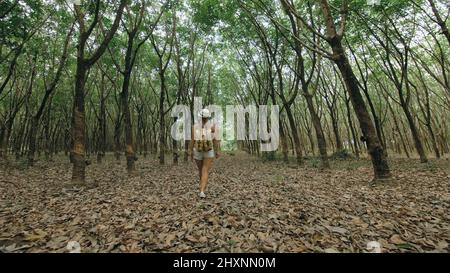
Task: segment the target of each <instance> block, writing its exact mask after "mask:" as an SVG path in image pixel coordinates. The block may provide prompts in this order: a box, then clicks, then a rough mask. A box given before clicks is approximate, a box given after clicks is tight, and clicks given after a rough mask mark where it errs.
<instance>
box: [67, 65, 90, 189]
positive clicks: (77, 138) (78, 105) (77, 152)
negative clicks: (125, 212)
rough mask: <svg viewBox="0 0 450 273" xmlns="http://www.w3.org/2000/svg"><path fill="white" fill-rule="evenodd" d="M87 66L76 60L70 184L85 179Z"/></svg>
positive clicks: (81, 181) (82, 181)
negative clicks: (85, 88) (85, 92)
mask: <svg viewBox="0 0 450 273" xmlns="http://www.w3.org/2000/svg"><path fill="white" fill-rule="evenodd" d="M86 72H87V66H86V65H85V64H84V61H83V60H78V63H77V71H76V81H75V97H74V105H73V116H72V138H73V139H72V149H71V156H72V163H73V170H72V182H74V183H84V182H85V178H86V159H85V153H86V146H85V145H86V144H85V143H86V117H85V109H84V86H85V81H86Z"/></svg>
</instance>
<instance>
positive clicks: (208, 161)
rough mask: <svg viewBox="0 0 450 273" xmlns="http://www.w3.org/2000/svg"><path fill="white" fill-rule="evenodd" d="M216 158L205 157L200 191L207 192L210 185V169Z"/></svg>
mask: <svg viewBox="0 0 450 273" xmlns="http://www.w3.org/2000/svg"><path fill="white" fill-rule="evenodd" d="M213 161H214V158H205V159H204V160H203V166H202V176H201V179H200V192H205V190H206V186H207V185H208V176H209V170H210V169H211V166H212V163H213Z"/></svg>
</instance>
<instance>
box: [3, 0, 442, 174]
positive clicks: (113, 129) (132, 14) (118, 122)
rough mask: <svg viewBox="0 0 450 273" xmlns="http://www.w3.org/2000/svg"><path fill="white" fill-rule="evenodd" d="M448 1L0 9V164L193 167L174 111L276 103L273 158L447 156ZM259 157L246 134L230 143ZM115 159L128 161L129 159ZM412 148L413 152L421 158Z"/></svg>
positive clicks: (214, 0) (169, 1) (15, 3)
mask: <svg viewBox="0 0 450 273" xmlns="http://www.w3.org/2000/svg"><path fill="white" fill-rule="evenodd" d="M449 11H450V10H449V6H448V3H446V1H443V0H381V1H379V4H371V5H369V4H368V3H367V2H366V1H365V0H298V1H296V0H277V1H269V0H158V1H149V0H120V1H100V0H82V1H80V3H79V4H77V3H75V4H73V1H60V0H53V1H36V0H4V1H1V2H0V129H1V130H0V158H1V160H2V162H9V161H11V160H18V161H22V162H25V163H26V164H27V165H29V166H32V165H33V164H34V162H35V161H36V160H37V158H38V157H40V156H42V155H45V158H46V159H50V158H51V157H52V156H54V155H56V154H58V153H65V154H66V155H67V156H68V157H70V160H71V163H72V164H73V170H72V179H73V182H76V183H80V182H81V183H83V182H84V181H85V180H86V177H85V175H86V167H87V166H88V164H90V161H92V159H93V158H95V160H96V161H98V162H99V163H100V162H101V161H102V158H103V157H104V156H105V155H106V153H107V152H113V153H114V155H115V157H116V159H117V160H126V162H127V170H128V172H130V173H133V172H134V171H135V161H136V160H137V155H142V156H150V155H151V156H155V157H156V156H157V157H159V161H160V163H161V164H165V163H167V161H168V158H167V155H171V156H170V160H171V161H172V162H173V163H174V164H176V163H177V162H178V161H179V160H187V153H186V152H185V150H186V149H187V146H188V143H187V142H185V141H181V142H180V141H175V140H173V139H172V138H171V134H170V128H171V126H172V124H173V122H174V118H173V117H171V110H172V108H173V107H174V106H175V105H179V104H184V105H189V107H190V108H191V113H192V117H191V118H192V119H193V118H194V117H193V115H195V114H196V113H194V112H193V111H192V110H193V109H194V97H202V98H203V102H204V104H205V105H208V104H216V105H230V104H239V105H257V106H258V105H278V106H279V107H280V124H279V128H280V132H279V134H280V138H281V146H280V149H279V151H280V153H279V154H280V155H281V157H282V158H283V160H284V161H286V162H288V161H289V157H290V156H291V155H292V156H294V157H295V161H296V163H297V164H299V165H302V164H304V158H305V156H317V157H318V158H320V165H321V168H329V167H330V162H329V161H330V160H329V157H330V156H331V155H333V154H334V155H337V156H339V155H346V154H349V153H351V154H353V155H354V156H355V157H357V158H359V157H360V156H366V155H367V156H369V157H370V159H371V161H372V165H373V168H374V176H375V178H376V179H384V178H389V177H391V170H390V167H389V162H388V158H389V157H390V156H394V155H395V156H398V155H401V156H404V157H408V158H414V160H420V161H421V162H423V163H426V162H427V161H428V160H429V158H431V157H435V158H440V157H442V156H445V155H446V154H448V153H449V152H450V146H449V140H450V138H449V136H450V132H449V130H450V129H449V126H450V124H449V117H450V86H449V81H450V78H449V77H450V75H449V68H450V59H449V46H450V35H449V31H448V20H447V18H448V16H449ZM223 145H224V146H227V145H229V146H230V148H235V147H238V148H240V149H242V150H245V151H247V152H249V153H251V154H255V155H256V156H261V157H265V158H268V159H270V158H273V157H274V154H273V153H266V152H264V153H263V152H260V151H259V142H258V141H253V140H247V141H238V143H223ZM122 155H125V157H124V158H125V159H123V157H122ZM416 157H418V159H416Z"/></svg>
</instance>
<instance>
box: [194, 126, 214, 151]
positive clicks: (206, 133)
mask: <svg viewBox="0 0 450 273" xmlns="http://www.w3.org/2000/svg"><path fill="white" fill-rule="evenodd" d="M199 127H200V126H198V125H197V124H196V125H194V148H195V150H197V151H198V152H209V151H211V150H212V149H213V141H212V140H213V138H214V131H215V125H213V126H211V127H210V128H205V127H203V126H202V128H199Z"/></svg>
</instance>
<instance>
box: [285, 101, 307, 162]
mask: <svg viewBox="0 0 450 273" xmlns="http://www.w3.org/2000/svg"><path fill="white" fill-rule="evenodd" d="M286 114H287V116H288V121H289V126H290V127H291V132H292V138H293V140H294V149H295V154H296V156H297V164H298V165H303V164H304V162H303V152H302V147H301V144H300V138H299V136H298V131H297V126H296V124H295V120H294V116H293V115H292V111H291V108H290V106H286Z"/></svg>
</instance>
